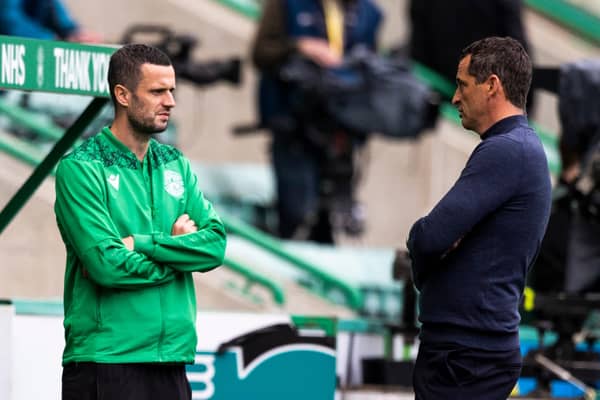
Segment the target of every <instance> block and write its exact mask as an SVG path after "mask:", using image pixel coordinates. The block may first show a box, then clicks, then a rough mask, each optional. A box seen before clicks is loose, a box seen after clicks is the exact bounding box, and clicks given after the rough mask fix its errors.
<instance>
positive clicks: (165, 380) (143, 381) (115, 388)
mask: <svg viewBox="0 0 600 400" xmlns="http://www.w3.org/2000/svg"><path fill="white" fill-rule="evenodd" d="M191 398H192V391H191V388H190V384H189V382H188V380H187V376H186V374H185V366H184V365H163V364H96V363H89V362H83V363H70V364H67V365H65V366H64V367H63V375H62V400H167V399H168V400H190V399H191Z"/></svg>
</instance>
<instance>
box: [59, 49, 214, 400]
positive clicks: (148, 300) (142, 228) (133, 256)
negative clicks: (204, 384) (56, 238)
mask: <svg viewBox="0 0 600 400" xmlns="http://www.w3.org/2000/svg"><path fill="white" fill-rule="evenodd" d="M108 82H109V87H110V92H111V96H112V101H113V104H114V107H115V117H114V120H113V122H112V124H111V125H110V127H106V128H104V129H103V130H102V131H101V132H100V133H99V134H98V135H96V136H94V137H92V138H90V139H88V140H87V141H85V142H84V143H83V144H82V145H81V146H79V147H78V148H77V149H75V150H74V151H73V152H72V153H70V154H68V155H66V156H65V157H64V158H63V159H62V160H61V162H60V164H59V166H58V170H57V173H56V203H55V212H56V219H57V222H58V227H59V229H60V233H61V236H62V239H63V241H64V243H65V247H66V251H67V263H66V271H65V285H64V286H65V287H64V311H65V320H64V327H65V340H66V346H65V350H64V353H63V377H62V398H63V400H71V399H77V400H87V399H94V400H99V399H127V400H137V399H144V400H148V399H161V400H162V399H190V398H191V391H190V386H189V383H188V380H187V377H186V374H185V364H186V363H192V362H193V361H194V356H195V350H196V341H197V338H196V325H195V321H196V298H195V294H194V282H193V280H192V274H191V273H192V272H194V271H199V272H205V271H208V270H211V269H213V268H215V267H218V266H219V265H221V263H222V261H223V257H224V252H225V243H226V238H225V230H224V228H223V224H222V222H221V220H220V219H219V217H218V216H217V214H216V213H215V211H214V209H213V207H212V205H211V204H210V203H209V202H208V201H207V200H206V199H205V198H204V197H203V195H202V193H201V192H200V190H199V189H198V186H197V178H196V175H195V174H194V173H193V171H192V169H191V166H190V162H189V160H188V159H186V158H185V157H183V155H182V154H181V153H180V152H179V151H178V150H176V149H174V148H173V147H170V146H167V145H163V144H160V143H158V142H157V141H156V140H154V139H152V138H151V135H152V134H154V133H158V132H162V131H164V130H165V129H166V128H167V124H168V121H169V118H170V112H171V110H172V108H173V107H174V106H175V99H174V97H173V91H174V90H175V72H174V69H173V67H172V65H171V61H170V60H169V58H168V56H167V55H165V54H164V53H162V52H161V51H160V50H158V49H156V48H153V47H150V46H145V45H127V46H124V47H122V48H120V49H119V50H118V51H117V52H115V53H114V54H113V56H112V58H111V60H110V66H109V71H108Z"/></svg>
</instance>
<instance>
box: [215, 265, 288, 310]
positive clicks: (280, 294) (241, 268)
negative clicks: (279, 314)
mask: <svg viewBox="0 0 600 400" xmlns="http://www.w3.org/2000/svg"><path fill="white" fill-rule="evenodd" d="M223 266H224V267H227V268H229V269H231V270H232V271H235V272H237V273H239V274H240V275H243V276H244V277H245V278H246V279H247V283H248V284H247V285H246V286H245V288H244V290H245V291H248V290H249V289H250V286H251V285H252V284H254V283H256V284H258V285H260V286H262V287H264V288H265V289H267V290H268V291H269V292H271V295H272V296H273V301H275V303H277V304H279V305H280V306H282V305H284V304H285V294H284V291H283V289H282V288H281V286H279V285H278V284H277V283H275V282H274V281H272V280H270V279H269V278H267V277H266V276H263V275H261V274H259V273H257V272H255V271H253V270H252V269H251V268H250V267H247V266H246V265H244V264H242V263H240V262H238V261H234V260H232V259H231V258H228V257H225V260H224V261H223Z"/></svg>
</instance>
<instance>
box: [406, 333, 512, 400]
mask: <svg viewBox="0 0 600 400" xmlns="http://www.w3.org/2000/svg"><path fill="white" fill-rule="evenodd" d="M521 365H522V360H521V352H520V351H519V350H518V349H517V350H512V351H483V350H477V349H471V348H466V347H460V346H457V345H445V344H435V345H434V344H431V345H428V344H425V343H421V344H420V346H419V354H418V356H417V361H416V364H415V369H414V374H413V388H414V391H415V400H438V399H439V400H481V399H485V400H506V399H507V398H508V396H509V395H510V393H511V391H512V390H513V388H514V387H515V384H516V383H517V379H518V378H519V375H520V373H521Z"/></svg>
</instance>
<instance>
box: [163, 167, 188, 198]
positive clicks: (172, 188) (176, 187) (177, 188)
mask: <svg viewBox="0 0 600 400" xmlns="http://www.w3.org/2000/svg"><path fill="white" fill-rule="evenodd" d="M165 190H166V191H167V193H169V194H170V195H171V196H173V197H175V198H179V197H181V196H182V195H183V192H184V188H183V179H182V178H181V175H180V174H178V173H177V172H175V171H169V170H166V171H165Z"/></svg>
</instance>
